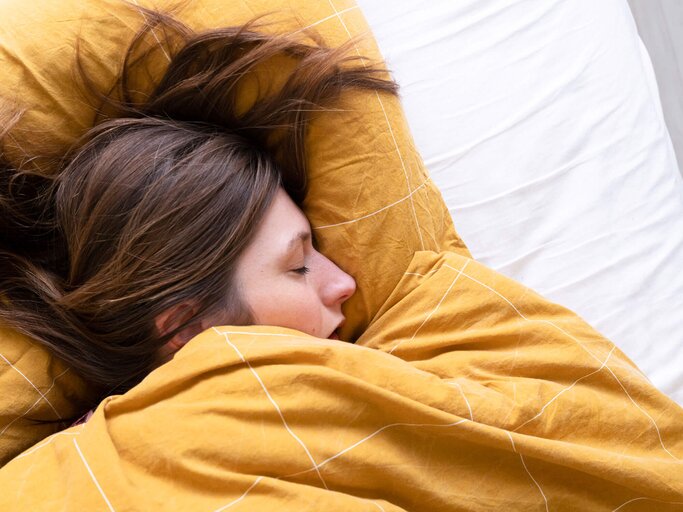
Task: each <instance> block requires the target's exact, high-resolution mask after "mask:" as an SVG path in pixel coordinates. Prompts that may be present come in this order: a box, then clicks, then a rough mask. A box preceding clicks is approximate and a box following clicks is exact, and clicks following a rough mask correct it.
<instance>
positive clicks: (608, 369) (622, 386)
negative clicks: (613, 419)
mask: <svg viewBox="0 0 683 512" xmlns="http://www.w3.org/2000/svg"><path fill="white" fill-rule="evenodd" d="M443 266H444V267H448V268H450V269H451V270H455V271H456V272H460V273H462V274H463V275H464V276H465V277H467V278H468V279H470V280H471V281H474V282H475V283H477V284H479V285H480V286H483V287H484V288H486V289H488V290H490V291H492V292H493V293H495V294H496V295H498V296H499V297H500V298H501V299H503V300H504V301H505V302H507V303H508V304H509V305H510V306H511V307H512V309H514V310H515V312H516V313H517V314H518V315H519V316H520V317H522V318H523V319H524V320H526V321H527V322H538V323H543V324H548V325H550V326H552V327H554V328H555V329H557V330H558V331H560V332H561V333H562V334H564V335H565V336H567V337H568V338H570V339H572V340H574V342H576V344H577V345H579V347H581V348H582V349H583V350H584V351H585V352H586V353H588V354H589V355H590V356H591V357H592V358H593V359H595V360H596V361H598V362H599V363H601V364H602V361H600V359H599V358H598V356H596V355H595V354H593V352H591V351H590V350H588V348H587V347H586V346H584V344H583V343H581V342H580V341H579V340H578V339H576V338H575V337H574V336H572V335H571V334H569V333H568V332H567V331H565V330H564V329H562V328H561V327H560V326H558V325H556V324H554V323H553V322H550V321H548V320H532V319H529V318H527V317H526V316H524V315H523V314H522V312H521V311H520V310H519V309H517V308H516V307H515V305H514V304H513V303H512V302H510V300H509V299H507V298H506V297H504V296H503V295H501V294H500V293H499V292H498V291H496V290H494V289H493V288H491V287H490V286H487V285H485V284H484V283H482V282H481V281H479V280H478V279H475V278H474V277H472V276H470V275H468V274H465V273H463V272H462V271H459V270H458V269H456V268H455V267H451V266H450V265H447V264H444V265H443ZM606 341H608V340H606ZM608 342H609V341H608ZM609 343H610V344H611V345H612V347H615V346H616V345H614V344H613V343H612V342H609ZM605 368H606V369H607V371H608V372H609V373H610V374H611V375H612V377H614V379H615V380H616V381H617V383H618V384H619V386H620V387H621V389H622V390H623V391H624V393H626V396H627V397H628V398H629V400H631V402H632V403H633V405H635V406H636V408H638V410H639V411H640V412H642V413H643V414H644V415H645V416H646V417H647V418H648V419H649V420H650V422H651V423H652V425H653V426H654V427H655V431H656V432H657V437H658V438H659V444H660V445H661V447H662V449H663V450H664V451H665V452H666V453H668V454H669V456H671V458H673V459H674V460H680V459H679V458H678V457H676V456H675V455H674V454H672V453H671V452H670V451H669V450H668V449H667V448H666V446H664V440H663V439H662V434H661V432H660V430H659V426H657V422H656V421H655V420H654V418H653V417H652V416H650V414H649V413H648V412H647V411H646V410H645V409H643V408H642V407H640V406H639V405H638V404H637V403H636V401H635V400H634V399H633V398H632V397H631V395H630V393H629V392H628V391H627V390H626V388H625V387H624V385H623V384H622V383H621V381H620V380H619V378H618V377H617V376H616V375H615V374H614V372H613V371H612V369H611V368H610V367H609V365H605Z"/></svg>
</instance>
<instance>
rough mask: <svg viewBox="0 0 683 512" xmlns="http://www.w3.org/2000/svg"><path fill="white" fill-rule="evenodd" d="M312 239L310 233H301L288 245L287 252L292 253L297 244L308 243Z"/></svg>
mask: <svg viewBox="0 0 683 512" xmlns="http://www.w3.org/2000/svg"><path fill="white" fill-rule="evenodd" d="M310 239H311V233H310V231H300V232H299V233H297V234H296V235H295V236H294V238H292V239H291V240H290V241H289V243H288V244H287V251H291V250H292V249H294V247H296V245H297V244H300V243H305V242H308V241H309V240H310Z"/></svg>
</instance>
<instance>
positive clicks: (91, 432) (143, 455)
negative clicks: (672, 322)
mask: <svg viewBox="0 0 683 512" xmlns="http://www.w3.org/2000/svg"><path fill="white" fill-rule="evenodd" d="M681 457H683V409H681V408H680V407H679V406H677V405H676V404H675V403H674V402H672V401H670V400H669V399H668V398H666V397H665V396H664V395H663V394H661V393H660V392H658V391H657V390H656V389H654V388H653V387H652V385H651V384H650V383H649V382H648V381H647V379H646V378H645V377H644V376H643V375H642V374H641V372H640V371H639V370H638V369H637V368H636V367H635V366H634V365H633V364H632V363H631V362H630V361H629V360H628V359H627V358H626V357H625V356H624V355H623V354H622V353H621V352H620V351H619V350H618V349H617V348H615V347H614V345H613V344H611V343H610V342H609V341H607V340H605V339H604V338H602V337H601V336H600V335H599V334H597V333H596V332H595V331H594V330H593V329H591V328H590V327H589V326H587V325H586V324H585V323H584V322H582V321H581V320H580V319H579V318H577V317H576V316H575V315H574V314H573V313H571V312H570V311H567V310H566V309H564V308H562V307H560V306H557V305H554V304H551V303H549V302H547V301H546V300H544V299H543V298H542V297H539V296H538V295H537V294H535V293H533V292H532V291H530V290H528V289H527V288H525V287H523V286H521V285H519V284H517V283H515V282H514V281H511V280H509V279H507V278H505V277H503V276H501V275H500V274H497V273H496V272H494V271H492V270H490V269H488V268H486V267H484V266H482V265H481V264H479V263H477V262H475V261H473V260H470V259H468V258H466V257H463V256H460V255H457V254H454V253H441V254H437V253H434V252H429V251H424V252H418V253H417V254H416V255H415V257H414V259H413V261H412V263H411V265H410V267H409V268H408V269H407V270H406V272H405V275H404V276H403V278H402V279H401V281H400V282H399V284H398V285H397V287H396V289H395V290H394V292H393V293H392V295H391V296H390V297H389V299H388V300H387V302H386V303H385V304H384V305H383V306H382V309H381V311H380V313H379V314H378V315H377V316H376V319H375V320H374V321H373V322H372V323H371V325H370V327H369V328H368V329H367V331H366V332H365V334H364V335H363V337H362V338H361V339H360V340H359V342H358V344H356V345H352V344H347V343H344V342H339V341H332V340H320V339H316V338H312V337H309V336H305V335H302V334H300V333H297V332H295V331H290V330H285V329H276V328H270V327H247V328H244V327H241V328H236V327H216V328H214V329H210V330H209V331H206V332H205V333H203V334H202V335H200V336H198V337H197V338H195V339H194V340H192V341H191V342H190V343H189V344H188V345H187V346H186V347H185V348H184V349H183V350H181V351H180V352H179V353H178V354H177V356H176V357H175V359H174V360H173V361H172V362H170V363H168V364H166V365H164V366H163V367H161V368H159V369H158V370H157V371H155V372H153V373H152V374H151V375H149V376H148V378H147V379H146V380H145V381H143V382H142V383H141V384H140V385H139V386H137V387H136V388H134V389H133V390H131V391H130V392H128V393H127V394H125V395H123V396H118V397H112V398H109V399H108V400H106V401H105V402H103V403H102V404H101V405H100V407H99V408H98V409H97V411H96V412H95V415H94V416H93V418H92V419H91V420H90V421H88V422H87V423H86V424H84V425H80V426H76V427H72V428H70V429H68V430H66V431H63V432H61V433H58V434H56V435H53V436H52V437H50V438H47V439H45V440H44V441H42V442H40V443H39V444H37V445H36V446H34V447H33V448H30V449H29V450H27V451H26V452H24V453H23V454H21V455H20V456H18V457H17V458H15V459H14V460H13V461H12V462H10V463H9V464H8V465H6V466H5V467H4V468H3V469H2V470H0V510H3V511H4V510H31V511H36V510H73V511H86V510H87V511H98V510H102V511H132V510H143V511H148V510H149V511H151V510H182V511H195V510H196V511H223V510H235V511H237V510H248V511H289V510H292V511H304V510H311V511H337V510H339V511H349V510H368V511H386V512H389V511H398V510H425V511H438V510H505V511H508V510H523V511H533V510H538V511H546V510H581V511H594V510H607V511H621V512H630V511H634V510H656V511H669V510H683V463H682V462H681V460H680V459H681Z"/></svg>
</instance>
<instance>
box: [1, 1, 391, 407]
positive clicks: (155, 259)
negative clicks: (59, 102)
mask: <svg viewBox="0 0 683 512" xmlns="http://www.w3.org/2000/svg"><path fill="white" fill-rule="evenodd" d="M145 12H146V15H147V23H146V24H145V27H143V29H142V30H141V31H140V32H139V33H138V35H137V36H136V37H135V38H134V40H133V43H132V44H131V46H130V47H129V49H128V51H127V53H126V58H125V61H124V66H123V71H122V73H121V75H120V76H121V78H120V80H119V81H118V82H117V84H116V87H115V89H114V90H112V91H110V92H109V93H107V94H101V93H99V92H97V90H96V88H95V87H94V86H93V82H92V81H90V80H89V79H88V76H87V74H86V73H85V72H84V71H83V67H82V66H80V61H79V60H77V62H78V63H79V64H78V66H77V69H78V70H80V71H79V72H80V76H81V78H82V80H83V83H84V85H85V90H87V91H88V92H89V93H91V94H94V95H95V97H96V98H97V99H98V100H99V109H98V112H99V116H98V119H97V120H96V121H97V122H98V123H99V124H98V125H97V126H95V128H93V129H92V130H91V131H90V132H89V133H87V134H86V136H85V137H84V139H83V141H82V142H81V143H79V144H78V145H77V146H76V147H75V149H73V150H72V151H71V152H70V153H69V154H68V155H67V157H66V158H65V160H64V164H63V166H62V170H61V172H60V173H58V174H57V175H56V176H55V177H46V176H42V175H40V174H38V173H36V172H34V171H28V170H21V169H11V168H10V167H9V166H8V165H7V164H5V166H4V168H3V169H1V170H0V174H1V178H0V218H1V219H2V220H0V222H1V223H2V225H1V226H0V227H1V228H2V232H3V234H2V238H1V239H0V286H1V288H0V321H2V322H4V323H7V324H9V325H11V326H12V327H14V328H15V329H17V330H19V331H21V332H23V333H25V334H27V335H29V336H31V337H32V338H33V339H35V340H37V341H39V342H40V343H42V344H43V345H44V346H46V347H48V348H49V349H50V350H51V351H52V352H53V353H54V354H56V355H57V356H58V357H60V358H62V359H63V360H64V361H66V362H67V363H68V364H69V365H71V366H72V367H73V368H74V369H75V370H76V371H77V372H79V373H80V374H81V375H82V376H84V377H85V378H86V379H87V380H88V381H89V382H90V383H91V384H92V385H94V386H96V387H97V389H99V390H100V391H101V394H104V393H107V392H111V391H116V392H121V391H124V390H126V389H128V388H129V387H130V386H132V385H134V384H135V383H137V382H139V380H140V379H141V378H142V377H144V376H145V375H146V374H147V373H148V372H149V371H150V370H151V368H153V366H154V364H155V358H156V355H157V353H158V350H159V348H160V347H161V346H162V345H163V344H164V343H165V342H166V341H167V340H168V339H170V338H171V337H172V336H173V335H175V334H176V333H177V332H179V331H180V330H181V329H182V328H183V327H184V326H186V325H188V324H189V323H191V322H196V321H197V319H200V318H205V317H207V316H209V315H212V314H214V313H215V312H217V311H221V312H223V313H225V318H226V321H229V322H230V323H233V324H246V323H249V322H251V321H252V319H251V315H250V312H249V310H248V308H246V307H245V306H244V304H242V302H241V300H240V297H239V291H238V290H236V289H235V286H234V283H233V282H232V276H233V271H234V268H235V264H236V262H237V259H238V257H239V255H240V254H241V253H242V251H243V249H244V248H245V247H246V246H247V244H248V243H249V242H250V240H251V238H252V236H253V234H254V231H255V229H256V227H257V226H258V224H259V221H260V219H261V218H262V216H263V214H264V212H265V211H266V209H267V208H268V206H269V204H270V202H271V200H272V198H273V196H274V194H275V192H276V191H277V189H278V187H279V186H280V185H282V186H284V188H285V189H286V190H287V191H288V192H289V193H290V195H291V196H292V197H293V198H294V199H295V200H299V201H300V200H302V199H303V197H304V195H305V190H306V154H305V145H304V138H305V133H306V126H307V123H308V120H309V119H310V112H311V111H319V110H322V109H325V108H328V107H329V106H330V105H331V104H332V103H333V102H335V101H337V100H338V98H339V95H340V94H341V93H342V92H343V90H345V89H347V88H350V87H356V88H365V89H374V90H383V91H387V92H390V93H395V92H396V85H395V84H394V83H393V82H392V81H390V80H388V79H385V78H382V75H380V73H382V72H383V71H382V70H380V69H376V68H372V67H366V66H364V65H363V64H362V62H361V61H359V60H358V58H357V57H350V56H348V45H347V46H346V47H342V48H337V49H329V48H326V47H324V46H322V45H321V44H312V43H310V42H309V43H303V42H301V40H300V38H298V37H294V36H292V35H265V34H263V33H260V32H258V31H257V30H255V29H256V28H258V26H257V25H256V24H255V23H250V24H247V25H245V26H242V27H237V28H223V29H217V30H212V31H209V32H206V33H202V34H194V33H192V31H190V30H189V29H188V28H187V27H185V26H184V25H182V24H181V23H180V22H178V21H177V20H175V19H174V18H172V17H170V16H168V15H164V14H161V13H158V12H153V11H145ZM159 27H161V28H163V34H164V37H163V39H162V46H163V47H164V51H166V52H167V53H168V54H170V55H171V57H172V58H171V62H170V64H169V66H168V68H167V70H166V72H165V74H164V75H163V77H162V79H161V80H160V82H159V83H158V84H157V85H156V87H155V88H154V90H153V91H151V92H150V93H148V94H147V95H143V97H142V98H141V97H140V94H139V93H137V92H133V91H137V90H139V88H138V86H137V85H136V84H135V83H134V82H135V76H139V73H140V64H141V63H144V62H145V61H147V60H149V58H150V57H151V56H152V55H153V53H154V52H156V51H159V50H158V49H159V46H158V45H157V46H156V47H149V46H145V45H144V44H143V43H144V41H145V40H146V39H145V38H146V37H148V36H149V34H150V33H151V31H152V30H155V29H158V28H159ZM156 35H157V37H158V32H157V34H156ZM277 59H282V62H285V63H286V65H287V66H288V68H289V72H288V74H287V77H286V79H284V81H283V82H282V83H279V84H275V85H273V84H268V83H267V84H266V85H267V87H265V88H262V89H249V91H251V92H254V91H255V93H253V94H251V100H250V101H248V102H247V103H246V104H240V102H241V101H242V99H241V98H243V97H244V94H243V92H244V91H245V88H253V87H254V86H255V84H256V83H258V77H261V78H262V77H263V69H266V70H267V69H268V68H267V67H264V66H265V65H267V64H269V63H270V64H272V62H273V60H277ZM255 78H256V81H255ZM187 301H192V302H193V303H196V304H197V306H198V309H197V311H195V313H194V316H193V317H192V318H191V319H189V320H187V321H186V322H185V323H184V324H183V325H182V326H180V327H179V328H178V329H176V330H174V331H173V332H170V333H167V334H166V335H161V334H160V333H159V332H158V331H157V329H156V328H155V322H154V319H155V318H156V317H157V316H158V315H159V314H161V313H162V312H164V311H166V310H167V309H168V308H171V307H173V306H174V305H178V304H182V303H185V302H187Z"/></svg>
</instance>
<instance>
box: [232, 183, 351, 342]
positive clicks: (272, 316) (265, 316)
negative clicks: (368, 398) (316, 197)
mask: <svg viewBox="0 0 683 512" xmlns="http://www.w3.org/2000/svg"><path fill="white" fill-rule="evenodd" d="M235 277H236V281H237V282H236V284H237V285H238V286H239V289H240V294H241V297H242V300H243V301H244V302H245V304H246V305H247V306H249V307H250V308H251V311H252V313H253V316H254V320H255V321H256V323H257V324H259V325H273V326H279V327H288V328H291V329H296V330H299V331H302V332H305V333H307V334H311V335H313V336H317V337H319V338H330V337H332V338H337V329H338V327H339V326H340V325H341V323H342V322H343V321H344V315H342V312H341V306H342V304H343V303H344V302H345V301H346V299H348V298H349V297H351V295H353V293H354V291H355V290H356V283H355V281H354V280H353V278H352V277H351V276H350V275H348V274H347V273H345V272H344V271H342V270H341V269H340V268H339V267H337V265H335V264H334V263H333V262H332V261H330V260H329V259H327V258H326V257H325V256H323V255H322V254H320V253H319V252H318V251H316V250H315V248H314V247H313V240H312V235H311V227H310V225H309V223H308V219H307V218H306V217H305V216H304V214H303V213H302V211H301V210H300V209H299V208H298V207H297V206H296V205H295V204H294V202H293V201H292V200H291V199H290V198H289V196H288V195H287V194H286V193H285V192H284V191H283V190H282V189H280V190H279V191H278V192H277V194H276V196H275V198H274V199H273V202H272V203H271V205H270V207H269V209H268V210H267V211H266V214H265V216H264V218H263V220H262V222H261V225H260V226H259V227H258V229H257V231H256V235H255V237H254V239H253V240H252V242H251V243H250V244H249V246H247V248H246V250H245V251H244V252H243V253H242V255H241V256H240V259H239V261H238V263H237V270H236V276H235Z"/></svg>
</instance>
